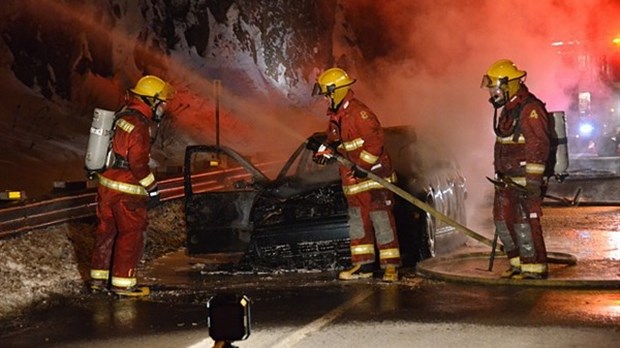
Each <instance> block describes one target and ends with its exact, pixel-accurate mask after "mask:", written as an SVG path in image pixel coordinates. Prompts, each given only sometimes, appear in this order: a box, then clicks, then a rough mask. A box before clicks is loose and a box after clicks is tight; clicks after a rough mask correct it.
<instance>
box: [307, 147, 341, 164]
mask: <svg viewBox="0 0 620 348" xmlns="http://www.w3.org/2000/svg"><path fill="white" fill-rule="evenodd" d="M334 158H335V157H334V149H333V148H332V147H330V146H326V145H323V144H321V145H320V146H319V148H318V149H317V151H316V152H315V153H314V156H312V160H313V161H314V162H315V163H318V164H327V163H329V161H331V160H332V159H334Z"/></svg>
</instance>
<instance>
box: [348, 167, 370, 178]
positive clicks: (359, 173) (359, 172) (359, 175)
mask: <svg viewBox="0 0 620 348" xmlns="http://www.w3.org/2000/svg"><path fill="white" fill-rule="evenodd" d="M351 174H353V176H354V177H356V178H358V179H366V178H367V177H368V173H367V172H364V171H362V170H361V169H360V167H358V166H356V165H355V164H354V165H353V166H352V167H351Z"/></svg>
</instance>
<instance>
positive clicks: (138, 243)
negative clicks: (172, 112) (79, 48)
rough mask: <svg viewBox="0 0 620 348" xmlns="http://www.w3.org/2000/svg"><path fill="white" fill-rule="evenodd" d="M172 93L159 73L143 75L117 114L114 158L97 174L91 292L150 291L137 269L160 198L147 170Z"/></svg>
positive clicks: (138, 293) (131, 293) (124, 293)
mask: <svg viewBox="0 0 620 348" xmlns="http://www.w3.org/2000/svg"><path fill="white" fill-rule="evenodd" d="M173 91H174V90H173V88H172V87H171V86H170V85H169V84H168V83H166V82H164V81H163V80H162V79H160V78H159V77H156V76H152V75H147V76H144V77H142V78H141V79H140V80H139V81H138V82H137V83H136V85H135V87H134V88H131V89H129V90H128V91H127V95H126V103H125V106H124V107H123V108H122V109H121V110H120V111H118V112H117V113H116V115H115V123H114V135H113V138H112V151H113V153H114V158H115V159H114V162H113V164H112V165H111V166H110V167H108V168H107V169H106V170H105V171H103V172H102V173H98V174H96V177H97V180H98V183H99V185H98V191H97V203H98V205H97V217H98V219H99V224H98V226H97V230H96V232H95V246H94V250H93V255H92V263H91V270H90V276H91V283H90V287H91V290H93V291H99V290H106V291H107V290H108V289H110V290H111V291H112V292H113V293H115V294H117V295H119V296H144V295H148V292H149V289H148V288H147V287H138V286H137V279H136V268H137V265H138V262H139V261H140V259H141V258H142V253H143V248H144V242H145V241H144V238H145V233H146V228H147V224H148V220H147V207H150V206H154V205H155V204H156V203H158V201H159V191H158V189H157V181H156V180H155V176H154V175H153V173H152V172H151V169H150V168H149V160H150V148H151V143H152V141H151V131H150V129H151V123H152V122H159V121H161V118H162V116H163V114H164V110H165V107H166V102H167V101H168V100H169V99H170V98H171V97H172V95H173Z"/></svg>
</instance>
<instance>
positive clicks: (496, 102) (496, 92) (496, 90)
mask: <svg viewBox="0 0 620 348" xmlns="http://www.w3.org/2000/svg"><path fill="white" fill-rule="evenodd" d="M489 95H490V96H491V97H490V98H489V103H491V104H492V105H493V107H494V108H496V109H499V108H501V107H502V106H504V105H505V104H506V94H505V93H504V91H503V90H502V88H501V87H490V88H489Z"/></svg>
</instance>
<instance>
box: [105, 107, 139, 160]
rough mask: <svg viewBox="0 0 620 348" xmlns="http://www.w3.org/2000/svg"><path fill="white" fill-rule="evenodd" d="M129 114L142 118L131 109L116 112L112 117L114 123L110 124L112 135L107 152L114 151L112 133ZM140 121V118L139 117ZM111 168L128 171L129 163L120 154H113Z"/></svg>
mask: <svg viewBox="0 0 620 348" xmlns="http://www.w3.org/2000/svg"><path fill="white" fill-rule="evenodd" d="M131 114H134V115H140V116H142V114H141V113H140V112H138V111H136V110H133V109H121V110H119V111H117V112H116V114H115V115H114V121H113V123H112V131H111V133H112V134H111V136H110V144H109V147H108V152H113V151H114V147H113V142H114V133H115V132H116V127H118V126H119V123H120V121H121V119H122V118H123V117H125V116H127V115H131ZM140 119H142V118H141V117H140ZM121 127H122V125H121ZM111 166H112V167H113V168H117V169H129V161H128V160H127V159H126V158H125V157H124V156H122V155H121V154H119V153H116V152H114V156H113V161H112V163H111Z"/></svg>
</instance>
